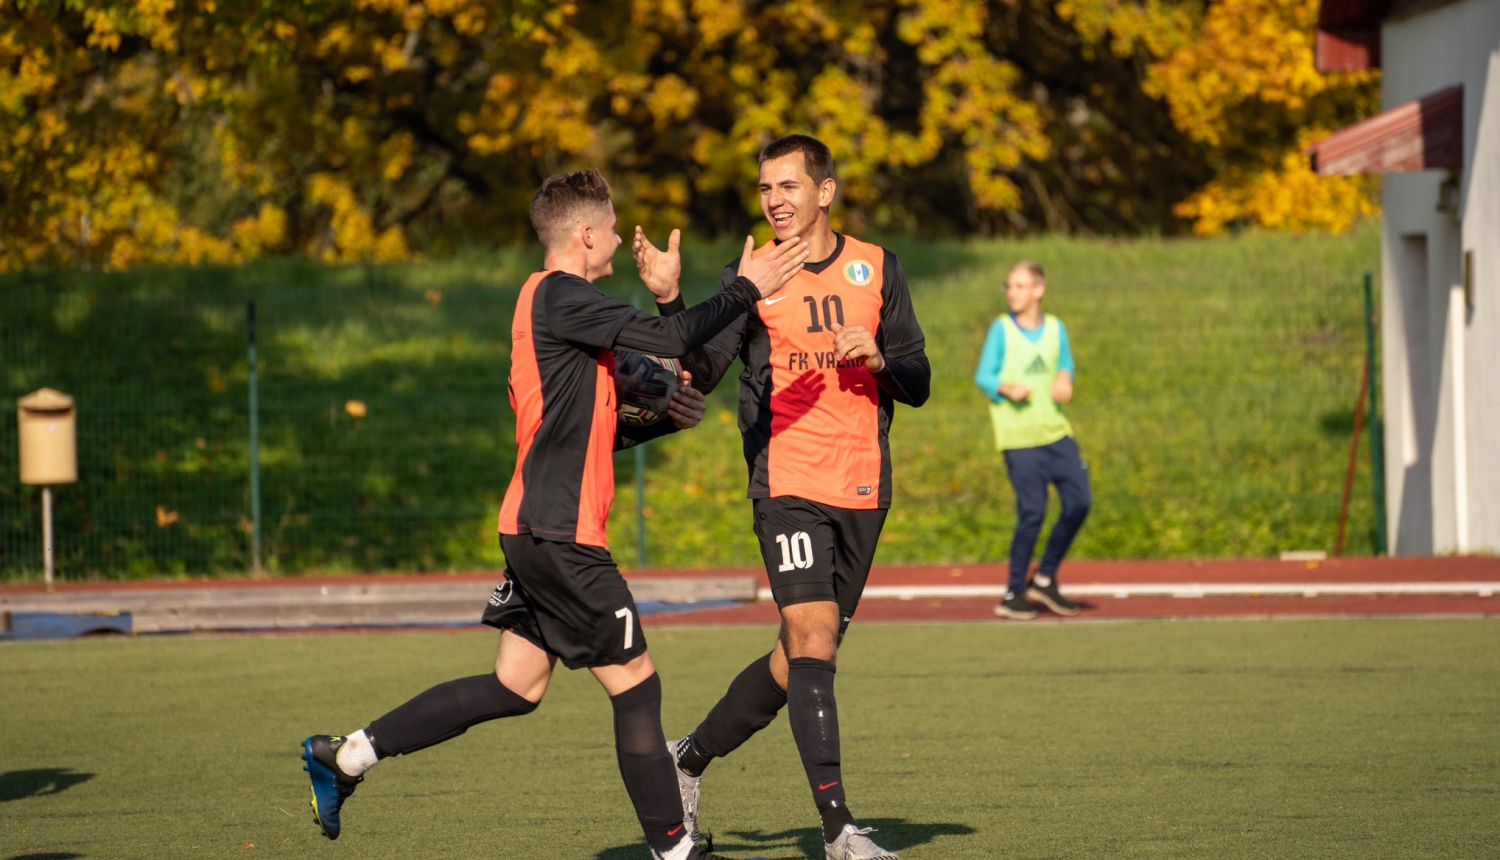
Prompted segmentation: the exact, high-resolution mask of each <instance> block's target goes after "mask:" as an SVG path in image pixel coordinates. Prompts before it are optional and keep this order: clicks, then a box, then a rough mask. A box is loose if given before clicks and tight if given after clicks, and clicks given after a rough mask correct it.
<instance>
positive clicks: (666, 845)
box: [609, 673, 684, 854]
mask: <svg viewBox="0 0 1500 860" xmlns="http://www.w3.org/2000/svg"><path fill="white" fill-rule="evenodd" d="M609 703H610V704H611V705H613V706H614V709H615V756H616V757H617V758H618V759H619V762H620V777H621V778H622V779H624V780H625V791H626V792H628V793H629V794H630V802H631V803H633V804H634V805H635V816H636V818H638V819H640V822H641V830H643V831H645V833H646V842H647V843H649V844H650V845H651V847H652V848H653V849H655V850H656V851H657V852H658V853H660V854H665V853H667V852H668V851H670V850H671V849H672V848H673V847H674V846H676V845H677V843H679V842H681V841H682V837H683V835H684V831H683V825H682V795H681V794H679V793H678V788H677V774H676V773H674V772H673V771H672V756H671V755H670V754H668V752H667V745H666V744H665V743H662V730H661V678H660V677H658V676H657V675H656V674H654V673H653V674H652V675H651V677H649V678H647V679H646V680H644V681H642V682H640V683H639V684H636V685H635V686H634V687H631V688H630V689H628V690H626V691H625V692H623V693H621V694H619V695H618V696H610V697H609Z"/></svg>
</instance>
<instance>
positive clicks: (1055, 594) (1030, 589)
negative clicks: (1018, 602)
mask: <svg viewBox="0 0 1500 860" xmlns="http://www.w3.org/2000/svg"><path fill="white" fill-rule="evenodd" d="M1026 599H1027V600H1035V601H1036V602H1037V603H1040V604H1042V605H1043V606H1045V607H1047V608H1048V609H1050V610H1052V611H1053V612H1056V613H1057V614H1058V615H1077V614H1078V604H1076V603H1074V602H1073V601H1071V600H1069V599H1068V598H1066V597H1063V595H1062V591H1060V590H1059V589H1058V587H1057V580H1055V579H1049V580H1047V584H1046V585H1037V584H1036V580H1034V579H1033V580H1032V581H1031V585H1029V586H1027V588H1026Z"/></svg>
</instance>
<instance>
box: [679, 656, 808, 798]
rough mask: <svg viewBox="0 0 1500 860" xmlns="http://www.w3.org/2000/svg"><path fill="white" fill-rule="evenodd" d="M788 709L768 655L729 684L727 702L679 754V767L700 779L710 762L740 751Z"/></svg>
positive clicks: (712, 713)
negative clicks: (781, 712)
mask: <svg viewBox="0 0 1500 860" xmlns="http://www.w3.org/2000/svg"><path fill="white" fill-rule="evenodd" d="M785 706H786V691H785V690H783V689H781V686H780V685H779V684H777V683H776V678H775V677H773V676H772V675H771V655H770V654H766V655H765V656H763V657H761V658H760V659H759V660H756V661H755V662H754V663H751V664H750V665H749V666H746V667H745V668H744V671H742V672H740V674H739V675H738V676H736V677H735V679H734V680H733V681H731V682H730V683H729V690H728V691H726V692H725V693H724V698H722V699H720V700H719V703H718V704H716V705H714V707H713V710H711V711H709V712H708V716H707V717H704V718H703V723H702V724H701V725H699V726H698V728H697V729H695V730H694V731H693V734H692V741H693V742H692V744H690V745H689V749H688V750H686V751H683V752H682V753H680V754H679V756H678V759H677V763H678V764H679V765H680V766H681V767H682V769H683V770H684V771H686V772H687V773H689V774H691V775H693V776H699V775H701V774H702V773H703V769H704V768H706V767H708V763H709V761H710V760H712V759H715V758H722V757H723V756H726V755H729V754H730V753H732V752H734V751H735V750H737V749H739V747H740V744H743V743H744V742H745V741H748V740H750V736H751V735H754V734H755V733H756V732H758V731H760V730H761V729H763V728H765V727H766V726H768V725H770V724H771V721H772V720H774V719H776V714H777V712H778V711H780V710H781V709H782V708H783V707H785ZM694 753H696V755H694Z"/></svg>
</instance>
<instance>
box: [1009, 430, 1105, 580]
mask: <svg viewBox="0 0 1500 860" xmlns="http://www.w3.org/2000/svg"><path fill="white" fill-rule="evenodd" d="M1005 469H1006V471H1007V472H1009V473H1010V485H1011V487H1012V488H1014V489H1015V491H1016V533H1015V536H1014V537H1012V538H1011V541H1010V582H1009V583H1008V584H1007V587H1008V588H1009V589H1010V590H1011V591H1013V592H1015V593H1016V594H1024V593H1025V592H1026V569H1027V568H1028V567H1029V566H1030V565H1031V555H1032V553H1033V552H1035V551H1036V539H1037V536H1038V535H1040V534H1041V531H1042V520H1043V519H1044V518H1045V517H1046V516H1047V485H1048V484H1052V485H1054V486H1056V487H1057V497H1058V499H1059V500H1060V501H1061V502H1062V514H1061V515H1060V516H1058V518H1057V522H1056V523H1054V524H1053V526H1052V534H1051V535H1050V536H1049V537H1048V538H1047V548H1046V549H1045V550H1044V551H1043V552H1042V563H1041V565H1040V566H1039V567H1038V568H1037V573H1038V574H1040V575H1042V576H1050V577H1054V578H1055V577H1056V576H1057V568H1058V566H1059V565H1061V564H1062V560H1063V556H1065V555H1067V554H1068V547H1070V546H1072V545H1073V538H1074V537H1075V536H1076V535H1077V534H1078V529H1079V528H1081V527H1082V526H1083V521H1084V520H1085V519H1087V518H1088V515H1089V507H1090V506H1091V505H1092V504H1093V501H1092V497H1091V496H1090V494H1089V472H1088V467H1086V466H1084V465H1083V458H1082V457H1080V456H1079V454H1078V443H1077V442H1075V441H1073V437H1071V436H1066V437H1064V438H1062V439H1059V440H1058V441H1056V442H1053V443H1052V444H1051V445H1043V446H1041V447H1040V448H1017V449H1015V450H1012V451H1006V452H1005Z"/></svg>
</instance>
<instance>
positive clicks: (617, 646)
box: [481, 534, 646, 669]
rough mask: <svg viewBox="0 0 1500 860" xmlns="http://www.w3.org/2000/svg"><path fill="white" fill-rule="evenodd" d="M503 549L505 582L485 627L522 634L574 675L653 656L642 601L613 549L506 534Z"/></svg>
mask: <svg viewBox="0 0 1500 860" xmlns="http://www.w3.org/2000/svg"><path fill="white" fill-rule="evenodd" d="M500 548H501V549H502V550H504V551H505V582H503V583H501V584H500V585H499V586H498V587H496V588H495V591H494V593H492V594H491V595H490V600H489V605H488V606H486V607H485V608H484V617H483V618H482V619H481V620H482V621H483V622H484V623H485V624H488V625H489V626H491V627H498V628H500V629H501V630H512V631H514V632H515V633H516V634H517V635H519V636H521V637H523V638H524V639H526V640H528V641H530V642H531V643H532V644H533V645H536V646H537V647H538V648H541V649H542V650H544V651H546V652H547V653H549V654H555V655H557V657H558V659H560V660H562V662H563V665H564V666H567V667H568V668H569V669H582V668H591V667H594V666H612V665H615V664H618V663H628V662H629V661H631V660H633V659H635V658H636V657H639V656H640V655H642V654H644V653H646V635H645V633H644V632H643V631H642V630H641V619H640V615H639V613H637V612H636V609H635V599H634V598H633V597H631V596H630V588H629V586H627V585H626V584H625V577H623V576H621V575H620V569H619V568H617V567H615V562H614V559H612V558H610V557H609V551H608V550H606V549H604V548H602V547H597V546H585V545H584V544H576V543H555V542H553V541H546V540H539V539H537V538H534V537H532V536H531V535H506V534H503V535H501V536H500Z"/></svg>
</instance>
